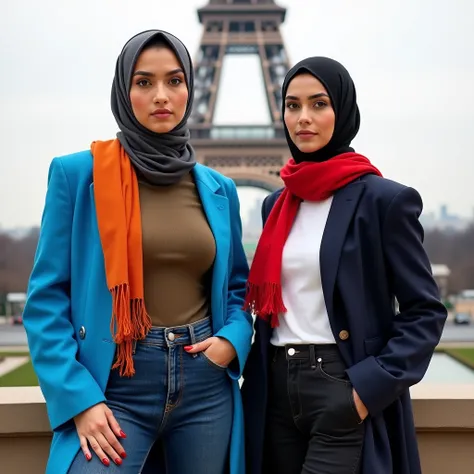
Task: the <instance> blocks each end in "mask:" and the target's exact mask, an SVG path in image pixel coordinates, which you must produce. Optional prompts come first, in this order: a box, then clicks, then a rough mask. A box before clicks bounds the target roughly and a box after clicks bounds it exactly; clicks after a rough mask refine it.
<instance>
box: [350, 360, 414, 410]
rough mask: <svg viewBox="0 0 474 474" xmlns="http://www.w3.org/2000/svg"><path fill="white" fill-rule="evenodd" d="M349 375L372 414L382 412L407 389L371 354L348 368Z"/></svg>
mask: <svg viewBox="0 0 474 474" xmlns="http://www.w3.org/2000/svg"><path fill="white" fill-rule="evenodd" d="M346 372H347V375H348V376H349V379H350V381H351V383H352V386H353V387H354V389H355V391H356V392H357V394H358V395H359V397H360V399H361V400H362V402H363V403H364V405H365V406H366V407H367V410H368V411H369V413H370V414H371V415H372V416H375V415H377V414H379V413H381V412H382V411H383V410H385V408H387V407H388V406H389V405H390V404H391V403H392V402H393V401H394V400H396V398H397V397H398V396H400V393H401V392H402V391H403V390H404V389H405V387H402V386H401V385H403V384H402V383H401V382H398V381H397V380H396V379H395V378H394V377H393V376H392V375H390V374H389V373H388V372H387V371H386V370H385V369H384V368H383V367H382V366H381V365H380V364H379V363H378V362H377V359H376V358H375V357H374V356H369V357H367V358H366V359H364V360H362V361H360V362H359V363H357V364H355V365H353V366H352V367H350V368H349V369H347V370H346Z"/></svg>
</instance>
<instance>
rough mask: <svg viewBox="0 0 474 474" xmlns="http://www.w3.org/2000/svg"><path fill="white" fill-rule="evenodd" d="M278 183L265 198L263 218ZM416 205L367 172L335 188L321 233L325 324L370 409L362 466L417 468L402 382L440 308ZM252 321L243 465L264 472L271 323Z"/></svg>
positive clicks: (395, 472) (434, 332)
mask: <svg viewBox="0 0 474 474" xmlns="http://www.w3.org/2000/svg"><path fill="white" fill-rule="evenodd" d="M281 191H282V190H279V191H276V192H274V193H273V194H271V195H269V196H268V197H267V198H266V199H265V201H264V203H263V206H262V217H263V221H264V222H265V221H266V219H267V217H268V215H269V213H270V211H271V209H272V207H273V205H274V204H275V202H276V200H277V198H278V197H279V195H280V194H281ZM421 211H422V201H421V198H420V195H419V194H418V192H417V191H415V190H414V189H412V188H409V187H406V186H403V185H401V184H399V183H396V182H394V181H390V180H388V179H384V178H381V177H378V176H375V175H366V176H363V177H362V178H360V179H358V180H356V181H354V182H353V183H351V184H349V185H347V186H345V187H344V188H342V189H340V190H339V191H337V192H336V193H335V195H334V198H333V202H332V206H331V210H330V212H329V216H328V220H327V223H326V227H325V230H324V234H323V239H322V242H321V249H320V265H321V279H322V287H323V293H324V298H325V301H326V306H327V312H328V316H329V321H330V324H331V329H332V332H333V335H334V338H335V340H336V343H337V345H338V347H339V349H340V352H341V354H342V358H343V359H344V362H345V363H346V365H347V367H348V369H347V374H348V376H349V378H350V380H351V383H352V384H353V386H354V388H355V390H356V391H357V393H358V394H359V396H360V398H361V399H362V401H363V402H364V404H365V405H366V407H367V409H368V411H369V417H368V418H367V419H366V421H365V426H366V434H365V443H364V450H363V462H362V470H361V473H362V474H421V468H420V461H419V455H418V449H417V443H416V433H415V427H414V421H413V415H412V409H411V400H410V394H409V387H410V386H411V385H413V384H415V383H417V382H419V381H420V380H421V379H422V377H423V376H424V374H425V372H426V370H427V368H428V365H429V363H430V360H431V357H432V355H433V351H434V349H435V347H436V345H437V344H438V342H439V340H440V337H441V334H442V330H443V326H444V323H445V321H446V317H447V312H446V309H445V307H444V306H443V304H442V303H441V302H440V297H439V291H438V287H437V285H436V282H435V281H434V279H433V276H432V273H431V266H430V262H429V260H428V258H427V255H426V253H425V251H424V248H423V228H422V226H421V224H420V222H419V220H418V218H419V216H420V214H421ZM396 301H398V304H399V311H396V304H395V303H396ZM255 331H256V332H255V342H254V344H253V346H252V349H251V352H250V355H249V358H248V360H247V364H246V367H245V370H244V374H243V376H244V383H243V387H242V396H243V402H244V415H245V427H246V455H247V471H246V472H247V474H261V473H263V472H265V467H264V457H263V453H264V450H263V446H264V428H265V412H266V402H267V387H268V385H267V382H268V380H267V377H268V364H269V355H268V354H269V347H270V337H271V331H272V330H271V328H270V326H269V324H268V323H266V322H264V321H263V320H261V319H259V318H257V320H256V322H255Z"/></svg>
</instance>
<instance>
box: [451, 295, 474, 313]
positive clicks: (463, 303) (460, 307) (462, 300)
mask: <svg viewBox="0 0 474 474" xmlns="http://www.w3.org/2000/svg"><path fill="white" fill-rule="evenodd" d="M454 309H455V311H456V313H468V314H470V315H471V316H474V290H464V291H461V293H459V295H457V296H456V300H455V304H454Z"/></svg>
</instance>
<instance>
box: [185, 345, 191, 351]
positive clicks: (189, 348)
mask: <svg viewBox="0 0 474 474" xmlns="http://www.w3.org/2000/svg"><path fill="white" fill-rule="evenodd" d="M192 348H193V346H184V350H185V351H190V350H191V349H192Z"/></svg>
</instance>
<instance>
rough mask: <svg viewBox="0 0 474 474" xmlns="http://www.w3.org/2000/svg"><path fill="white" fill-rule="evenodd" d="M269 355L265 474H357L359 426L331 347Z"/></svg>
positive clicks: (335, 350)
mask: <svg viewBox="0 0 474 474" xmlns="http://www.w3.org/2000/svg"><path fill="white" fill-rule="evenodd" d="M274 350H275V352H274V357H273V360H272V363H271V368H270V383H269V395H268V411H267V425H266V435H265V442H266V446H265V451H266V452H265V471H266V472H268V473H272V474H355V473H358V472H359V464H360V458H361V454H362V445H363V440H364V425H363V423H361V420H360V417H359V415H358V413H357V410H356V407H355V403H354V397H353V395H352V385H351V383H350V381H349V380H348V377H347V375H346V373H345V369H346V367H345V365H344V362H343V361H342V360H341V357H340V354H339V349H338V348H337V346H336V345H335V344H333V345H313V344H311V345H288V346H286V347H278V348H274Z"/></svg>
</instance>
